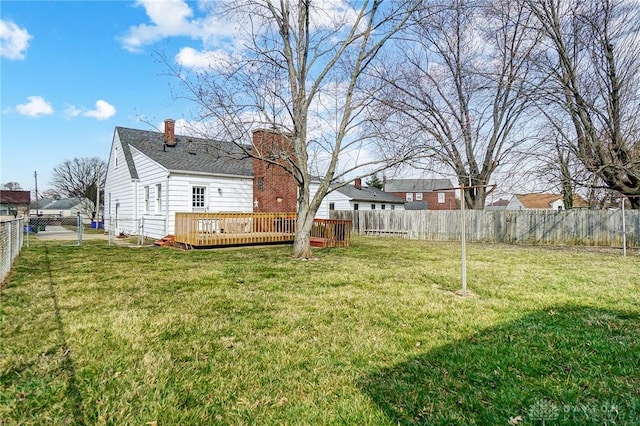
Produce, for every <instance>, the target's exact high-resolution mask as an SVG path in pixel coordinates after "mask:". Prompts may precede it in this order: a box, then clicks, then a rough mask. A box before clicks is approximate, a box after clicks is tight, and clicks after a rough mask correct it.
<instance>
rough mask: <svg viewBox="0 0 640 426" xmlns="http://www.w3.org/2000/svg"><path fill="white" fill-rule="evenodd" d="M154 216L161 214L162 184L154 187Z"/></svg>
mask: <svg viewBox="0 0 640 426" xmlns="http://www.w3.org/2000/svg"><path fill="white" fill-rule="evenodd" d="M155 207H156V214H160V213H161V212H162V184H157V185H156V203H155Z"/></svg>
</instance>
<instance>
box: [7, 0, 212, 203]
mask: <svg viewBox="0 0 640 426" xmlns="http://www.w3.org/2000/svg"><path fill="white" fill-rule="evenodd" d="M206 15H207V14H206V10H204V9H202V8H200V7H199V4H198V3H196V2H184V1H182V0H166V1H163V0H155V1H145V2H142V1H138V2H133V1H39V2H36V1H4V0H3V1H2V2H0V61H1V63H0V65H1V68H0V79H1V84H0V89H1V93H0V101H1V106H0V112H1V115H0V119H1V123H0V128H1V130H0V144H1V145H0V183H2V184H4V183H6V182H18V183H19V184H20V185H21V186H22V187H23V189H27V190H32V191H33V190H34V187H35V182H34V172H36V171H37V173H38V189H39V190H44V189H48V188H50V187H51V185H50V183H49V181H50V178H51V171H52V170H53V168H54V167H55V166H56V165H58V164H60V163H62V162H63V161H64V160H67V159H73V158H75V157H96V156H97V157H100V158H103V159H105V160H106V158H107V156H108V153H109V148H110V146H111V141H112V138H113V131H114V128H115V126H124V127H133V128H142V129H147V128H150V126H149V125H148V124H146V123H143V122H140V121H139V120H140V119H139V117H144V118H145V119H146V120H149V121H151V122H152V123H154V124H155V125H157V126H160V125H161V124H160V123H162V121H163V120H164V119H165V118H168V117H172V118H175V119H180V118H182V117H187V116H189V114H190V112H191V110H193V108H194V105H190V104H186V103H184V102H182V103H181V102H176V101H174V100H173V99H172V94H171V87H172V86H175V84H176V81H175V80H173V79H171V77H168V76H167V75H166V72H167V68H166V65H163V64H162V63H159V62H158V60H157V59H158V58H157V55H156V54H155V53H154V52H156V51H162V52H165V54H166V57H167V58H173V59H178V58H180V59H181V60H182V63H183V65H189V63H190V62H197V61H198V58H199V56H198V54H199V52H202V51H203V49H204V48H205V45H208V46H212V45H213V46H214V45H216V43H217V42H216V40H215V39H216V35H219V34H222V35H220V37H221V38H224V34H223V31H221V30H220V27H221V26H220V25H218V26H213V27H211V26H209V25H206V24H207V23H209V22H210V20H211V18H207V16H206ZM211 28H218V30H212V29H211Z"/></svg>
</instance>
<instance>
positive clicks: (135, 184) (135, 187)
mask: <svg viewBox="0 0 640 426" xmlns="http://www.w3.org/2000/svg"><path fill="white" fill-rule="evenodd" d="M138 183H139V181H138V179H136V180H134V181H133V192H134V196H133V221H134V224H133V226H132V229H136V228H137V227H136V225H137V223H138V219H140V218H139V217H138Z"/></svg>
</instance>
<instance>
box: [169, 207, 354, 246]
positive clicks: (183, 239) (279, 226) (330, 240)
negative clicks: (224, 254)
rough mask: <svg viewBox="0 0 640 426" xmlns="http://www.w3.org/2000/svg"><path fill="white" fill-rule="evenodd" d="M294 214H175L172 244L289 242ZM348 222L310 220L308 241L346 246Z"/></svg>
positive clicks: (208, 244)
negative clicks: (309, 238) (311, 227)
mask: <svg viewBox="0 0 640 426" xmlns="http://www.w3.org/2000/svg"><path fill="white" fill-rule="evenodd" d="M296 219H297V214H296V213H176V226H175V241H176V242H177V243H180V244H183V245H185V246H186V247H193V248H202V247H223V246H238V245H250V244H270V243H292V242H293V240H294V238H295V232H296ZM350 236H351V221H344V220H328V219H316V220H314V225H313V229H312V231H311V237H312V242H313V241H315V242H316V244H314V245H316V246H319V247H348V246H349V244H350Z"/></svg>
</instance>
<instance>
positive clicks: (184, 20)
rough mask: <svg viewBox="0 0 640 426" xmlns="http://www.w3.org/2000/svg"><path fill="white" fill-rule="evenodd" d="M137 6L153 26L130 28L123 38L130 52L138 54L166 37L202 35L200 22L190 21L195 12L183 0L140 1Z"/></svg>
mask: <svg viewBox="0 0 640 426" xmlns="http://www.w3.org/2000/svg"><path fill="white" fill-rule="evenodd" d="M136 5H137V6H142V7H144V8H145V10H146V11H147V16H148V17H149V19H150V21H151V24H150V25H149V24H140V25H136V26H133V27H130V28H129V31H128V32H127V34H126V35H125V36H124V37H122V43H123V46H124V48H125V49H127V50H129V51H130V52H137V51H139V50H140V49H141V48H142V47H143V46H145V45H147V44H150V43H154V42H156V41H159V40H162V39H163V38H166V37H174V36H192V37H195V36H197V35H198V34H201V33H202V28H201V26H200V24H199V23H198V21H195V20H194V21H190V20H189V18H190V17H191V16H193V11H192V10H191V8H190V7H189V6H188V5H187V3H186V2H185V1H183V0H166V1H157V0H138V1H137V2H136Z"/></svg>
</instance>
